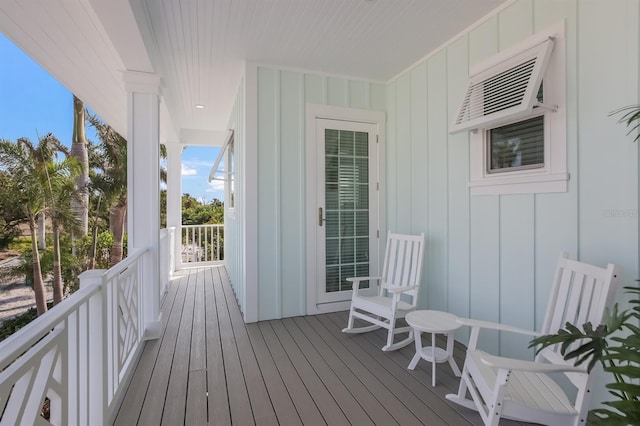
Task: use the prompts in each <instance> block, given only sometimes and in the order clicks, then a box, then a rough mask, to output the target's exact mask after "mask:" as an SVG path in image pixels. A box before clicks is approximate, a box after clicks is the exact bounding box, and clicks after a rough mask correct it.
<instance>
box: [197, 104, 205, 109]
mask: <svg viewBox="0 0 640 426" xmlns="http://www.w3.org/2000/svg"><path fill="white" fill-rule="evenodd" d="M196 109H204V105H202V104H196Z"/></svg>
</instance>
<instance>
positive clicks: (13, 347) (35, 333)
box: [0, 249, 148, 370]
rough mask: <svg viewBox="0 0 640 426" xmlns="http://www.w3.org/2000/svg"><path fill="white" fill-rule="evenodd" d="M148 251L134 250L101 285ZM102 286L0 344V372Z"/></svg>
mask: <svg viewBox="0 0 640 426" xmlns="http://www.w3.org/2000/svg"><path fill="white" fill-rule="evenodd" d="M147 250H148V249H135V250H133V251H132V252H131V253H130V254H129V256H128V257H127V258H125V259H123V260H122V261H121V262H119V263H118V264H117V265H115V266H114V267H113V268H111V269H109V270H107V271H105V273H104V274H103V275H102V282H105V279H107V280H108V279H110V278H112V277H113V276H116V275H117V274H120V273H121V272H122V271H125V270H126V269H127V268H128V267H129V266H131V265H132V264H133V263H134V262H135V261H136V260H137V259H138V258H139V257H140V256H141V255H142V254H144V253H145V252H146V251H147ZM101 286H102V284H101V283H96V284H93V285H88V286H87V287H85V288H81V289H80V290H78V291H76V292H74V293H73V294H71V295H70V296H69V297H67V298H66V299H64V300H63V301H62V302H60V303H59V304H58V305H56V306H55V308H54V309H51V310H49V311H47V312H45V313H44V314H43V315H41V316H39V317H38V318H36V319H35V320H33V321H32V322H31V323H29V324H28V325H26V326H25V327H23V328H21V329H20V330H18V331H17V332H15V333H14V334H13V335H11V336H9V337H8V338H6V339H5V340H4V341H2V342H0V370H2V369H4V368H6V366H7V365H9V364H11V363H12V362H13V361H14V360H15V359H16V358H17V357H18V356H20V355H21V354H23V353H24V352H26V351H27V350H28V349H29V348H30V347H31V346H33V345H34V344H35V343H36V342H37V341H38V340H40V339H42V337H43V336H45V335H47V333H49V332H50V331H51V329H52V328H53V327H55V326H56V325H58V324H59V323H60V322H62V321H63V320H64V319H65V318H66V317H68V316H69V314H71V313H72V312H73V311H75V310H76V309H77V308H78V307H79V306H80V305H82V304H83V303H85V302H86V301H87V300H89V299H90V298H91V296H93V295H94V294H95V293H97V292H98V291H99V290H100V287H101Z"/></svg>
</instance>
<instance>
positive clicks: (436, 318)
mask: <svg viewBox="0 0 640 426" xmlns="http://www.w3.org/2000/svg"><path fill="white" fill-rule="evenodd" d="M405 320H406V321H407V324H409V325H410V326H411V327H412V328H413V330H414V336H415V341H416V354H415V355H414V357H413V359H412V360H411V362H410V363H409V367H408V368H409V370H413V369H414V368H416V365H417V364H418V361H420V359H421V358H422V359H424V360H426V361H430V362H431V385H432V386H435V385H436V363H440V362H447V361H448V362H449V365H450V366H451V369H452V370H453V373H454V374H455V375H456V376H457V377H460V374H461V373H460V368H458V365H457V364H456V362H455V361H454V359H453V335H454V331H456V330H457V329H459V328H460V327H461V325H460V323H458V321H457V317H456V316H455V315H452V314H449V313H447V312H441V311H413V312H410V313H408V314H407V316H406V317H405ZM423 332H424V333H431V346H424V347H423V346H422V337H421V335H422V333H423ZM436 334H444V335H445V336H447V348H446V350H445V349H442V348H438V347H436Z"/></svg>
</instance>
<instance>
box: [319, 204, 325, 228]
mask: <svg viewBox="0 0 640 426" xmlns="http://www.w3.org/2000/svg"><path fill="white" fill-rule="evenodd" d="M323 221H324V219H323V218H322V207H320V208H318V226H322V222H323Z"/></svg>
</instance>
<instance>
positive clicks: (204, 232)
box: [169, 224, 224, 264]
mask: <svg viewBox="0 0 640 426" xmlns="http://www.w3.org/2000/svg"><path fill="white" fill-rule="evenodd" d="M223 231H224V225H223V224H204V225H182V238H181V240H180V242H179V244H181V246H180V247H181V250H180V253H182V263H185V264H198V263H201V264H202V263H210V262H218V261H221V260H222V256H221V250H222V248H223V242H222V233H223ZM176 244H178V242H176ZM169 252H171V249H169Z"/></svg>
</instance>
